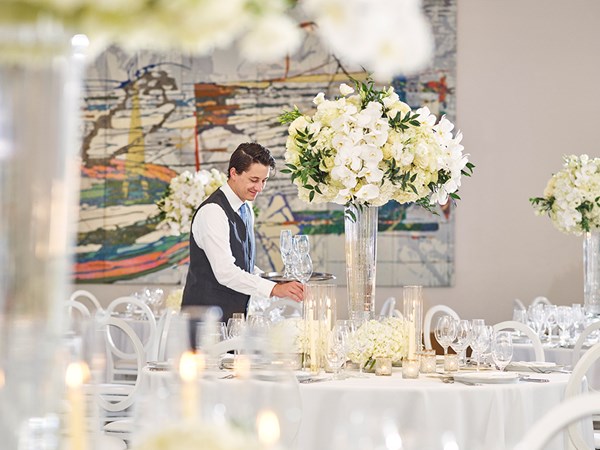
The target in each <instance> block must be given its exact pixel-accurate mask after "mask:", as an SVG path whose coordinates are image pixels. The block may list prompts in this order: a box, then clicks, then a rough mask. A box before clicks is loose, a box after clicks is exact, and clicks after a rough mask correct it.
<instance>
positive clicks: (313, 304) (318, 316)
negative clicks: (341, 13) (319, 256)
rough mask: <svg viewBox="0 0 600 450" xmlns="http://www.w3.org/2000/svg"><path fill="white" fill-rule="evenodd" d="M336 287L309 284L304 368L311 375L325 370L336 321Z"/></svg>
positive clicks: (306, 307) (328, 284)
mask: <svg viewBox="0 0 600 450" xmlns="http://www.w3.org/2000/svg"><path fill="white" fill-rule="evenodd" d="M335 292H336V285H335V284H333V283H308V284H307V285H306V295H305V299H304V310H303V317H304V339H303V341H304V346H303V347H304V348H303V353H304V355H305V357H304V366H303V368H304V369H305V370H308V371H310V372H311V373H318V372H320V370H321V369H323V368H325V364H326V359H325V348H326V343H327V339H328V337H329V333H331V330H332V328H333V325H334V324H335V320H336V298H335Z"/></svg>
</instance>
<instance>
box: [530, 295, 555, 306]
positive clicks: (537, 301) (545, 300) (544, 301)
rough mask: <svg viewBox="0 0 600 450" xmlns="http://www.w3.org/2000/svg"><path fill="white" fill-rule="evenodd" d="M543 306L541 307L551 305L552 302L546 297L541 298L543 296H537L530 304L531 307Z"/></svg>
mask: <svg viewBox="0 0 600 450" xmlns="http://www.w3.org/2000/svg"><path fill="white" fill-rule="evenodd" d="M540 303H541V304H543V305H551V304H552V302H551V301H550V300H548V297H543V296H541V295H540V296H539V297H536V298H534V299H533V301H532V302H531V305H532V306H535V305H538V304H540Z"/></svg>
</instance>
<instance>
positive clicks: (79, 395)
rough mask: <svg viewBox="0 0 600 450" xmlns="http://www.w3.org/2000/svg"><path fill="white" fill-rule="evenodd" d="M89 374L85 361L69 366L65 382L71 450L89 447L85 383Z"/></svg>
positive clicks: (81, 449) (84, 449)
mask: <svg viewBox="0 0 600 450" xmlns="http://www.w3.org/2000/svg"><path fill="white" fill-rule="evenodd" d="M88 376H89V369H88V367H87V365H86V364H85V363H79V362H74V363H71V364H69V365H68V367H67V371H66V374H65V384H66V385H67V401H68V404H69V413H68V416H67V424H68V425H67V426H68V440H69V448H70V450H86V449H87V439H86V425H85V418H86V411H85V396H84V393H83V383H84V381H85V380H86V379H87V378H88Z"/></svg>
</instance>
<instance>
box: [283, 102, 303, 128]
mask: <svg viewBox="0 0 600 450" xmlns="http://www.w3.org/2000/svg"><path fill="white" fill-rule="evenodd" d="M301 116H302V113H301V112H300V110H299V109H298V107H297V106H296V105H294V109H293V110H292V111H284V112H283V113H282V114H280V115H279V117H278V118H277V120H278V121H279V123H280V124H282V125H286V124H288V123H292V122H293V121H294V120H296V119H297V118H298V117H301Z"/></svg>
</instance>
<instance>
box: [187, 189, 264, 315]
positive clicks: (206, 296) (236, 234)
mask: <svg viewBox="0 0 600 450" xmlns="http://www.w3.org/2000/svg"><path fill="white" fill-rule="evenodd" d="M209 203H216V204H217V205H219V206H220V207H221V208H222V209H223V211H225V215H226V216H227V220H228V221H229V243H230V246H231V253H232V254H233V257H234V259H235V265H236V266H238V267H240V268H241V269H243V270H245V271H246V272H250V273H252V271H253V269H254V249H253V248H251V235H250V233H254V230H246V225H245V224H244V221H243V220H242V219H241V217H240V216H239V214H238V213H237V212H236V211H234V210H233V209H232V208H231V205H230V204H229V202H228V201H227V197H225V194H224V193H223V191H221V189H217V190H216V191H215V192H214V193H213V194H212V195H210V196H209V197H208V198H207V199H206V200H205V201H204V202H203V203H202V204H201V205H200V206H199V207H198V209H197V210H196V212H195V213H194V217H196V214H198V211H199V210H200V208H202V207H203V206H204V205H207V204H209ZM194 217H193V218H192V222H193V220H194ZM249 299H250V296H249V295H246V294H242V293H241V292H237V291H234V290H233V289H230V288H228V287H227V286H223V285H222V284H220V283H219V282H218V281H217V279H216V278H215V275H214V273H213V270H212V267H211V265H210V263H209V262H208V258H207V257H206V253H205V252H204V250H202V249H201V248H200V247H198V245H197V244H196V241H195V240H194V236H192V233H191V232H190V267H189V270H188V274H187V278H186V282H185V288H184V290H183V301H182V306H188V305H217V306H220V307H221V309H223V318H222V319H221V320H223V321H225V322H227V319H229V318H230V317H232V316H233V313H235V312H243V313H245V312H246V307H247V306H248V300H249Z"/></svg>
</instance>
